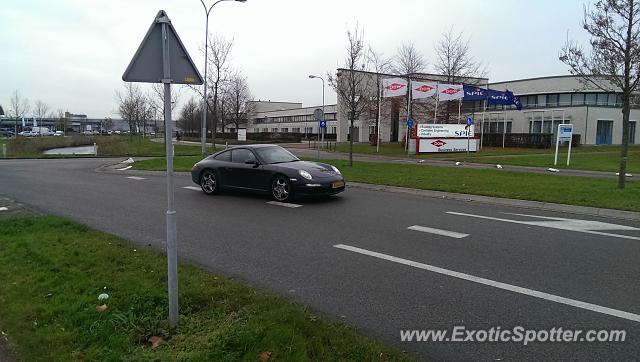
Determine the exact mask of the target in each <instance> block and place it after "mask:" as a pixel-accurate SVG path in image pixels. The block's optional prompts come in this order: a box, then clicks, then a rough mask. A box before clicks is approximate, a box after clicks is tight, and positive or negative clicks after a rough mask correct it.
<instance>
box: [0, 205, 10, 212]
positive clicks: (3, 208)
mask: <svg viewBox="0 0 640 362" xmlns="http://www.w3.org/2000/svg"><path fill="white" fill-rule="evenodd" d="M7 210H9V209H8V208H6V207H4V206H3V207H0V211H7Z"/></svg>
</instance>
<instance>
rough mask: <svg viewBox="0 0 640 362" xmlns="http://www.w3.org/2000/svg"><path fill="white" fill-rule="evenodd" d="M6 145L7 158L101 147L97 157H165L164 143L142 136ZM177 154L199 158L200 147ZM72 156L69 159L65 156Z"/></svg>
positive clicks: (31, 140)
mask: <svg viewBox="0 0 640 362" xmlns="http://www.w3.org/2000/svg"><path fill="white" fill-rule="evenodd" d="M1 141H2V142H6V143H7V149H8V157H16V158H21V157H29V158H38V157H42V158H47V157H61V156H57V155H50V156H49V155H43V154H42V152H43V151H45V150H50V149H53V148H62V147H75V146H88V145H93V143H94V142H95V143H96V144H97V145H98V156H164V155H165V146H164V143H161V142H152V141H151V140H150V139H148V138H142V137H140V136H116V135H112V136H84V135H73V136H68V137H18V138H17V139H12V140H6V139H3V140H1ZM174 150H175V154H176V155H179V156H190V155H199V154H200V148H199V146H197V145H193V146H191V145H175V146H174ZM65 157H70V156H65Z"/></svg>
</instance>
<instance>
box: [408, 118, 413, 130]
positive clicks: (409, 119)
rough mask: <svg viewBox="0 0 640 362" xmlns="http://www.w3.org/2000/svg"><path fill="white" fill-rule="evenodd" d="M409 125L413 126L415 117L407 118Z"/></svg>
mask: <svg viewBox="0 0 640 362" xmlns="http://www.w3.org/2000/svg"><path fill="white" fill-rule="evenodd" d="M407 127H409V128H412V127H413V118H407Z"/></svg>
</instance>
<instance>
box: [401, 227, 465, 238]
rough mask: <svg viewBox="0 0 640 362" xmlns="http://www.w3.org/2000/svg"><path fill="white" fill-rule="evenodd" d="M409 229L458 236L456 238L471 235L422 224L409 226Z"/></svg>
mask: <svg viewBox="0 0 640 362" xmlns="http://www.w3.org/2000/svg"><path fill="white" fill-rule="evenodd" d="M407 229H409V230H415V231H422V232H423V233H430V234H436V235H442V236H448V237H451V238H456V239H462V238H466V237H467V236H469V234H463V233H457V232H455V231H448V230H442V229H434V228H429V227H426V226H420V225H413V226H409V227H408V228H407Z"/></svg>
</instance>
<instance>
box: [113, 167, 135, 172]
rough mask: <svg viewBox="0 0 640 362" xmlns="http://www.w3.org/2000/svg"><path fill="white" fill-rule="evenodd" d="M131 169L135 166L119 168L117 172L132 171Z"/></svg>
mask: <svg viewBox="0 0 640 362" xmlns="http://www.w3.org/2000/svg"><path fill="white" fill-rule="evenodd" d="M131 167H133V166H127V167H124V168H117V169H116V170H118V171H125V170H128V169H130V168H131Z"/></svg>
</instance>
